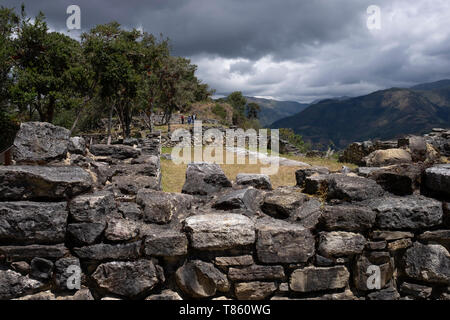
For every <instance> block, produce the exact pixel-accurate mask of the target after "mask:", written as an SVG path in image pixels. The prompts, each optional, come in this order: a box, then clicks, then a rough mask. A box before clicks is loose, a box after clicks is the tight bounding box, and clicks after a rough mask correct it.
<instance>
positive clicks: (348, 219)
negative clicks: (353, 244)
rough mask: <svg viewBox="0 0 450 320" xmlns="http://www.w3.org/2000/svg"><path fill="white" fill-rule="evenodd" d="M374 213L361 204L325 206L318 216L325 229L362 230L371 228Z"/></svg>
mask: <svg viewBox="0 0 450 320" xmlns="http://www.w3.org/2000/svg"><path fill="white" fill-rule="evenodd" d="M375 218H376V214H375V212H373V211H372V210H370V209H367V208H365V207H362V206H352V205H339V206H325V208H324V210H323V213H322V216H321V218H320V220H321V222H322V223H323V225H324V227H325V230H328V231H338V230H341V231H349V232H364V231H366V230H369V229H371V228H372V226H373V224H374V223H375Z"/></svg>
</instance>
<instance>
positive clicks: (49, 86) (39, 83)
mask: <svg viewBox="0 0 450 320" xmlns="http://www.w3.org/2000/svg"><path fill="white" fill-rule="evenodd" d="M14 47H15V56H14V67H13V69H12V73H13V77H14V85H13V86H12V88H11V96H12V101H13V102H14V103H15V104H16V105H17V106H18V108H19V110H20V111H21V112H22V114H24V113H26V112H27V113H28V119H32V117H33V114H34V113H35V112H37V113H38V114H39V119H40V120H41V121H46V122H52V121H53V119H54V116H55V113H56V112H57V111H58V110H59V109H61V108H65V109H70V108H72V107H74V106H75V105H76V104H77V103H79V100H78V99H77V98H76V97H75V96H74V94H73V92H74V89H75V88H74V82H73V81H72V80H73V79H74V77H78V78H79V77H80V76H82V75H83V73H82V72H81V69H80V65H81V64H82V63H83V61H82V54H81V46H80V44H79V43H78V42H77V41H76V40H74V39H72V38H70V37H68V36H66V35H63V34H61V33H57V32H48V27H47V24H46V22H45V18H44V15H43V14H42V13H39V15H38V16H37V17H36V18H35V19H34V21H31V19H29V18H26V16H25V11H24V8H23V7H22V17H21V21H20V25H19V28H18V32H17V39H15V41H14Z"/></svg>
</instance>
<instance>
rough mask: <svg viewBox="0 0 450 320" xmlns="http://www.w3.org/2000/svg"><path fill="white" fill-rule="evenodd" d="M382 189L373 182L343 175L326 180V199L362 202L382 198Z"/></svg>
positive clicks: (332, 176)
mask: <svg viewBox="0 0 450 320" xmlns="http://www.w3.org/2000/svg"><path fill="white" fill-rule="evenodd" d="M383 193H384V191H383V189H382V188H381V187H380V186H379V185H378V184H377V183H376V182H375V181H373V180H370V179H366V178H363V177H357V176H350V175H344V174H332V175H330V176H329V178H328V192H327V198H328V199H329V200H330V199H340V200H345V201H363V200H366V199H373V198H378V197H380V196H382V195H383Z"/></svg>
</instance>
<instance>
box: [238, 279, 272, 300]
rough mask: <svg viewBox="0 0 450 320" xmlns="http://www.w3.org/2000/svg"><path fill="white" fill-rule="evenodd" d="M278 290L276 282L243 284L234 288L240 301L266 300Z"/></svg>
mask: <svg viewBox="0 0 450 320" xmlns="http://www.w3.org/2000/svg"><path fill="white" fill-rule="evenodd" d="M276 290H277V285H276V284H275V283H274V282H261V281H253V282H241V283H237V284H236V285H235V287H234V294H235V295H236V298H238V300H264V299H267V298H268V297H269V296H270V295H271V294H272V293H274V292H275V291H276Z"/></svg>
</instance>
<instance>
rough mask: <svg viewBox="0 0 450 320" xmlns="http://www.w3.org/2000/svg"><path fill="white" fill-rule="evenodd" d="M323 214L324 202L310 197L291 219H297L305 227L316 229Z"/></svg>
mask: <svg viewBox="0 0 450 320" xmlns="http://www.w3.org/2000/svg"><path fill="white" fill-rule="evenodd" d="M321 215H322V203H321V202H320V201H319V200H317V199H309V200H308V201H307V202H305V203H304V204H302V205H301V206H300V207H299V208H298V209H297V210H296V211H295V214H294V215H293V216H291V217H290V218H289V220H290V221H296V222H298V223H299V224H301V225H302V226H304V227H305V228H308V229H314V228H315V227H316V226H317V224H318V223H319V219H320V216H321Z"/></svg>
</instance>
